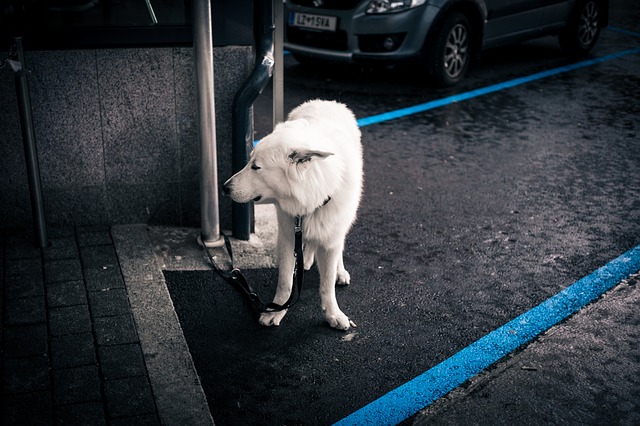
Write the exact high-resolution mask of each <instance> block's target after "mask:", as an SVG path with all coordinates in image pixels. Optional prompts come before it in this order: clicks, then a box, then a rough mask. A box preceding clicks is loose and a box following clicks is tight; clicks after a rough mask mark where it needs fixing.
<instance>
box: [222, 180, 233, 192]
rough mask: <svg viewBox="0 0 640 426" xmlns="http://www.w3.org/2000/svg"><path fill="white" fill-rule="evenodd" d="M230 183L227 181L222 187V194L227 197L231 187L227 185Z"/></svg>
mask: <svg viewBox="0 0 640 426" xmlns="http://www.w3.org/2000/svg"><path fill="white" fill-rule="evenodd" d="M230 182H231V179H229V180H228V181H226V182H225V183H224V184H223V185H222V192H223V193H224V195H229V193H230V192H231V185H230V184H229V183H230Z"/></svg>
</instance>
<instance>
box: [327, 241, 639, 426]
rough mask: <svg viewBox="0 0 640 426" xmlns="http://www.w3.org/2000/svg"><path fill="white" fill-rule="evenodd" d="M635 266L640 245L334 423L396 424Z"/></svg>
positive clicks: (344, 425)
mask: <svg viewBox="0 0 640 426" xmlns="http://www.w3.org/2000/svg"><path fill="white" fill-rule="evenodd" d="M638 271H640V245H639V246H637V247H635V248H633V249H631V250H629V251H628V252H626V253H624V254H623V255H621V256H619V257H617V258H616V259H613V260H612V261H610V262H609V263H607V264H606V265H604V266H603V267H601V268H600V269H598V270H596V271H594V272H593V273H591V275H588V276H586V277H584V278H582V279H581V280H579V281H576V282H575V283H574V284H572V285H571V286H569V287H567V288H566V289H564V290H562V291H561V292H559V293H558V294H556V295H555V296H553V297H551V298H549V299H547V300H546V301H544V302H542V303H541V304H539V305H538V306H536V307H535V308H533V309H531V310H529V311H527V312H525V313H524V314H522V315H520V316H519V317H517V318H515V319H514V320H512V321H510V322H508V323H506V324H505V325H503V326H502V327H500V328H498V329H496V330H494V331H492V332H491V333H489V334H487V335H486V336H484V337H483V338H481V339H480V340H477V341H476V342H474V343H472V344H471V345H469V346H467V347H466V348H464V349H462V350H461V351H460V352H458V353H456V354H455V355H453V356H452V357H451V358H448V359H446V360H445V361H443V362H441V363H440V364H438V365H436V366H435V367H433V368H431V369H430V370H428V371H427V372H425V373H423V374H421V375H420V376H418V377H416V378H415V379H413V380H411V381H409V382H407V383H405V384H404V385H402V386H400V387H398V388H396V389H394V390H392V391H391V392H389V393H387V394H386V395H383V396H382V397H380V398H379V399H377V400H375V401H373V402H371V403H370V404H368V405H366V406H364V407H363V408H361V409H360V410H358V411H356V412H354V413H353V414H351V415H349V416H348V417H346V418H344V419H342V420H340V421H339V422H337V423H336V424H335V425H340V426H348V425H395V424H398V423H400V422H401V421H403V420H406V419H407V418H409V417H410V416H412V415H414V414H415V413H417V412H418V411H420V410H422V409H423V408H425V407H427V406H428V405H430V404H431V403H432V402H434V401H435V400H437V399H438V398H440V397H442V396H444V395H446V394H447V393H449V392H450V391H452V390H453V389H455V388H457V387H458V386H460V385H462V384H463V383H464V382H466V381H467V380H469V379H470V378H472V377H473V376H475V375H476V374H478V373H480V372H481V371H483V370H484V369H486V368H487V367H489V366H490V365H492V364H494V363H496V362H497V361H499V360H500V359H501V358H502V357H504V356H505V355H507V354H509V353H511V352H512V351H514V350H515V349H517V348H518V347H520V346H522V345H523V344H525V343H527V342H529V341H531V340H532V339H533V338H535V337H536V336H538V335H539V334H540V333H542V332H544V331H546V330H548V329H549V328H551V327H552V326H554V325H556V324H558V323H559V322H560V321H562V320H564V319H566V318H567V317H569V316H570V315H572V314H573V313H575V312H577V311H578V310H579V309H581V308H583V307H584V306H586V305H587V304H589V303H590V302H592V301H594V300H595V299H597V298H598V297H600V296H601V295H602V294H604V293H605V292H606V291H607V290H610V289H611V288H612V287H614V286H615V285H616V284H618V283H620V282H621V281H622V280H624V279H625V278H627V277H629V276H630V275H632V274H634V273H636V272H638Z"/></svg>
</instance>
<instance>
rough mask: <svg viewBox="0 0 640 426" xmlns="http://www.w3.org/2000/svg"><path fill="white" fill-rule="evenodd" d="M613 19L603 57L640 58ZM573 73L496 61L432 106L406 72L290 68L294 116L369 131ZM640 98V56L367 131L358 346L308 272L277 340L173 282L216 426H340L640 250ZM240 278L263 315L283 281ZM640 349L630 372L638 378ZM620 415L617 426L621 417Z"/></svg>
mask: <svg viewBox="0 0 640 426" xmlns="http://www.w3.org/2000/svg"><path fill="white" fill-rule="evenodd" d="M627 3H629V4H631V3H632V2H627ZM613 6H614V9H613V14H612V18H611V22H610V23H611V26H612V27H614V28H615V29H608V30H605V31H604V32H603V33H602V36H601V40H600V42H599V44H598V45H597V46H596V48H595V50H594V51H593V54H592V58H597V57H605V56H606V55H609V54H612V53H616V52H620V51H623V50H626V49H630V48H637V47H638V46H640V34H639V33H640V26H639V24H638V22H640V8H639V7H638V6H629V5H627V4H626V3H624V2H620V1H618V2H613ZM616 29H624V30H626V31H629V32H630V33H628V32H622V31H618V30H616ZM570 63H571V61H569V60H567V59H566V58H564V57H563V56H562V55H561V53H560V51H559V49H558V46H557V43H556V41H555V40H554V39H550V38H549V39H542V40H539V41H535V42H529V43H525V44H523V45H519V46H517V47H510V48H503V49H498V50H495V51H491V52H488V53H487V54H486V55H485V56H484V59H483V62H482V63H481V64H479V65H477V66H476V67H475V68H474V69H472V71H471V75H470V76H469V78H468V79H467V80H465V81H464V83H463V84H462V85H461V86H459V87H457V88H455V89H449V90H435V89H432V88H429V87H428V86H425V85H424V84H423V83H422V82H421V78H420V76H416V75H414V74H412V73H411V72H410V71H411V70H407V69H403V68H397V69H383V70H381V69H368V68H365V69H363V68H359V67H350V68H349V67H338V66H330V67H326V68H324V69H322V70H310V69H308V68H305V67H302V66H299V65H298V64H297V63H296V62H295V60H294V59H293V58H291V57H286V60H285V85H286V86H285V90H286V92H285V96H286V98H285V99H286V110H287V111H289V110H290V109H292V108H293V107H294V106H296V105H298V104H299V103H300V102H302V101H304V100H307V99H312V98H325V99H337V100H340V101H342V102H344V103H346V104H347V105H349V106H350V107H351V108H352V109H353V110H354V112H355V114H356V116H357V117H358V118H362V117H367V116H371V115H374V114H379V113H381V112H386V111H390V110H395V109H398V108H402V107H406V106H411V105H416V104H421V103H424V102H428V101H430V100H433V99H439V98H443V97H446V96H448V95H450V94H452V93H461V92H466V91H469V90H472V89H476V88H479V87H486V86H488V85H492V84H496V83H499V82H503V81H507V80H510V79H513V78H516V77H521V76H527V75H531V74H534V73H536V72H539V71H542V70H547V69H554V68H557V67H560V66H564V65H567V64H570ZM268 95H269V93H268V90H267V91H266V92H265V94H264V95H263V97H261V98H260V99H259V100H258V102H257V103H256V110H255V115H256V137H257V138H259V137H261V136H263V135H264V134H266V133H267V132H268V131H269V128H270V98H269V96H268ZM639 99H640V54H638V53H635V54H631V55H627V56H624V57H621V58H617V59H611V60H607V61H604V62H602V63H599V64H596V65H592V66H586V67H584V68H580V69H577V70H573V71H569V72H564V73H561V74H558V75H555V76H552V77H548V78H544V79H540V80H536V81H533V82H530V83H526V84H522V85H519V86H517V87H513V88H509V89H505V90H500V91H497V92H494V93H491V94H488V95H484V96H481V97H477V98H473V99H470V100H467V101H463V102H457V103H453V104H451V105H448V106H444V107H440V108H437V109H433V110H430V111H426V112H423V113H419V114H415V115H412V116H410V117H406V118H401V119H396V120H392V121H387V122H384V123H380V124H374V125H370V126H367V127H363V128H362V133H363V144H364V156H365V193H364V197H363V200H362V204H361V208H360V213H359V219H358V221H357V223H356V225H355V226H354V228H353V230H352V232H351V234H350V236H349V237H348V240H347V245H346V252H345V266H346V268H347V270H349V272H350V274H351V278H352V280H351V281H352V284H351V285H350V286H348V287H345V288H339V289H338V302H339V303H340V306H341V308H342V310H343V311H344V312H345V313H346V314H347V315H349V316H350V318H352V319H353V320H354V321H355V322H356V323H357V324H358V327H357V328H356V329H353V330H350V331H349V332H347V333H343V332H338V331H335V330H332V329H330V328H329V327H328V326H326V324H324V323H323V321H322V315H321V313H320V311H319V307H318V306H319V297H318V295H317V288H318V277H317V274H316V273H315V272H312V273H311V274H308V275H307V277H306V282H305V284H306V288H305V292H304V294H303V297H302V299H301V300H300V302H299V303H298V304H297V305H296V306H295V307H294V308H292V309H291V311H290V312H289V314H288V315H287V317H286V318H285V320H284V321H283V324H282V325H281V326H280V327H279V328H273V329H265V328H261V327H259V326H258V325H257V323H256V321H255V319H254V317H253V316H252V313H251V312H250V311H249V310H248V308H247V307H246V305H244V303H243V301H242V300H241V299H240V297H239V296H238V294H237V293H235V292H234V291H233V290H232V289H230V288H228V287H225V284H224V283H223V282H222V281H220V280H219V278H217V277H216V275H215V274H214V273H212V272H202V271H200V272H196V271H193V272H166V273H165V276H166V279H167V284H168V287H169V290H170V292H171V296H172V299H173V301H174V305H175V307H176V311H177V313H178V316H179V318H180V321H181V323H182V326H183V330H184V333H185V337H186V338H187V342H188V343H189V347H190V350H191V352H192V356H193V358H194V362H195V365H196V368H197V370H198V373H199V375H200V376H201V380H202V382H203V388H204V390H205V393H206V394H207V397H208V401H209V405H210V408H211V411H212V414H213V418H214V420H215V421H216V423H217V424H219V425H239V424H303V425H315V424H319V425H325V424H331V423H333V422H335V421H338V420H340V419H342V418H343V417H345V416H347V415H348V414H350V413H352V412H353V411H355V410H357V409H358V408H360V407H362V406H364V405H366V404H367V403H369V402H370V401H372V400H374V399H376V398H378V397H380V396H381V395H384V394H385V393H387V392H388V391H390V390H392V389H394V388H396V387H398V386H400V385H402V384H403V383H405V382H407V381H408V380H410V379H412V378H413V377H415V376H417V375H419V374H421V373H422V372H424V371H426V370H428V369H429V368H431V367H432V366H434V365H436V364H438V363H439V362H441V361H443V360H445V359H447V358H448V357H450V356H452V355H453V354H455V353H456V352H458V351H459V350H460V349H462V348H464V347H466V346H468V345H469V344H471V343H472V342H474V341H476V340H477V339H479V338H481V337H482V336H484V335H486V334H487V333H489V332H490V331H492V330H494V329H496V328H497V327H499V326H501V325H502V324H504V323H506V322H508V321H509V320H511V319H513V318H515V317H517V316H518V315H520V314H522V313H523V312H526V311H528V310H529V309H531V308H533V307H534V306H536V305H537V304H539V303H541V302H543V301H544V300H546V299H548V298H549V297H551V296H553V295H554V294H556V293H558V292H559V291H560V290H562V289H564V288H566V287H567V286H569V285H571V284H572V283H574V282H575V281H577V280H579V279H580V278H582V277H584V276H586V275H589V274H590V273H591V272H592V271H594V270H595V269H597V268H598V267H600V266H602V265H604V264H606V263H607V262H608V261H610V260H611V259H613V258H615V257H617V256H619V255H620V254H622V253H623V252H625V251H627V250H629V249H631V248H634V247H636V246H638V245H639V244H640V167H639V165H640V142H639V140H640V139H639V137H638V131H639V127H640V102H639ZM246 272H247V275H249V278H250V280H251V281H252V282H255V283H259V284H257V285H258V286H259V288H260V292H261V294H263V295H264V298H267V297H268V295H270V294H271V292H272V291H273V285H274V284H275V281H276V271H275V270H272V269H263V270H253V271H246ZM212 286H215V288H216V291H215V292H212V291H211V289H212ZM611 312H613V314H615V309H614V310H612V311H611ZM631 322H632V324H631V326H635V327H637V326H639V325H640V324H638V317H637V316H636V317H635V319H632V320H631ZM583 323H584V324H586V326H587V327H588V325H589V320H588V319H585V320H584V321H583ZM615 330H616V329H615V327H614V330H613V331H612V333H615V332H616V331H615ZM620 330H622V329H620ZM620 332H621V331H620ZM610 338H611V339H614V340H620V339H621V340H626V339H628V338H629V335H628V334H624V335H620V336H616V335H615V334H614V335H613V336H610ZM633 338H634V339H636V343H635V344H633V343H632V344H630V345H629V346H628V347H627V348H626V353H621V354H619V356H620V357H621V358H625V359H627V360H630V362H629V363H620V364H619V368H621V369H622V368H624V369H627V370H628V369H629V368H632V369H633V368H635V369H636V370H638V364H639V363H638V359H639V356H640V354H639V353H638V345H637V334H636V335H635V337H633ZM563 344H564V345H566V346H564V347H565V348H566V347H567V346H570V345H571V343H570V342H569V341H563ZM598 344H603V343H598ZM604 344H606V343H604ZM581 362H583V363H587V364H588V363H590V362H592V363H596V362H601V361H600V360H597V361H596V360H595V359H591V360H589V359H583V360H582V361H581ZM629 365H630V366H631V367H630V366H629ZM558 368H560V367H558ZM594 368H597V365H595V367H594ZM624 377H627V379H626V380H627V382H624V380H622V379H621V382H620V383H619V385H620V386H621V390H620V394H621V395H623V396H622V397H623V398H624V395H625V392H627V395H628V401H625V402H626V403H627V405H626V407H627V408H626V410H627V411H628V410H629V404H631V408H630V409H631V410H632V411H635V412H638V411H639V410H640V405H638V402H637V397H633V395H634V394H635V395H637V386H638V383H637V379H633V378H632V377H628V376H624ZM636 377H637V376H636ZM584 380H588V378H585V379H584ZM605 382H606V380H605ZM568 386H569V384H568ZM576 386H578V387H580V384H578V385H576ZM590 386H591V387H592V386H595V385H593V384H592V383H591V384H590ZM591 387H587V389H586V390H585V392H588V391H589V389H591ZM511 392H513V391H511ZM544 403H545V404H548V406H549V409H552V408H553V404H554V400H553V398H549V399H548V400H545V402H544ZM501 409H502V410H503V411H505V410H506V411H508V410H510V409H511V410H517V407H509V406H504V407H501ZM611 410H613V411H612V412H611V413H610V414H611V416H612V417H611V418H609V420H611V419H613V423H616V420H621V419H624V418H625V417H623V413H622V411H620V412H619V413H618V412H616V411H615V409H614V408H612V409H611ZM471 411H473V410H472V409H471ZM490 418H491V415H490V414H488V415H487V419H490ZM594 418H595V417H594ZM413 420H415V419H410V420H407V422H408V423H410V422H412V421H413ZM530 420H531V419H530ZM556 420H557V419H556ZM564 421H565V422H568V423H575V424H577V423H578V422H577V418H576V417H573V418H569V419H564ZM550 422H551V423H553V422H554V421H553V419H552V420H550ZM436 423H437V422H436ZM453 423H455V421H454V422H453ZM471 423H473V421H472V422H471ZM596 423H597V422H596ZM620 423H621V424H625V423H624V421H620Z"/></svg>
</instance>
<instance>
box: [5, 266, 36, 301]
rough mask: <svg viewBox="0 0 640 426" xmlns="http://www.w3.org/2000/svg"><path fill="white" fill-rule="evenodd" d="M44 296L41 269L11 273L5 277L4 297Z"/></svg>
mask: <svg viewBox="0 0 640 426" xmlns="http://www.w3.org/2000/svg"><path fill="white" fill-rule="evenodd" d="M33 296H44V279H43V277H42V270H37V271H35V272H32V273H29V274H22V275H11V276H7V277H6V279H5V297H6V298H7V299H19V298H23V297H33Z"/></svg>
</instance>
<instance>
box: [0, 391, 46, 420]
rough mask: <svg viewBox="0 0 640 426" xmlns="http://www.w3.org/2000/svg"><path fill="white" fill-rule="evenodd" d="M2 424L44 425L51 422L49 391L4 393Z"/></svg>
mask: <svg viewBox="0 0 640 426" xmlns="http://www.w3.org/2000/svg"><path fill="white" fill-rule="evenodd" d="M2 408H3V410H2V413H3V414H4V415H3V418H2V419H1V421H0V423H2V424H3V425H29V426H40V425H42V426H44V425H51V424H53V419H52V410H51V393H50V392H49V391H39V392H29V393H23V394H17V395H4V396H3V398H2Z"/></svg>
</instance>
